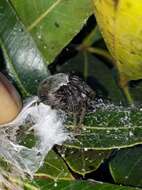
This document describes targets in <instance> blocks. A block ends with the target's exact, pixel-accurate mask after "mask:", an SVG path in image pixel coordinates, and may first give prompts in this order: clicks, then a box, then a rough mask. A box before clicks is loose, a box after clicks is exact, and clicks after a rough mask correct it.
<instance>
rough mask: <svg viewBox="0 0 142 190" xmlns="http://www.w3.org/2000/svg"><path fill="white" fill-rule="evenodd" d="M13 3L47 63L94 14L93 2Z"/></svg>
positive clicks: (49, 0) (50, 0) (13, 0)
mask: <svg viewBox="0 0 142 190" xmlns="http://www.w3.org/2000/svg"><path fill="white" fill-rule="evenodd" d="M11 3H12V5H13V7H14V8H15V9H16V11H17V14H18V15H19V17H20V18H21V20H22V22H23V23H24V25H25V26H26V28H27V30H28V31H29V32H30V33H31V34H32V36H33V38H34V39H35V41H36V44H37V45H38V48H39V49H40V51H41V52H42V54H43V55H44V57H45V58H46V61H47V62H48V63H51V62H52V61H53V60H54V59H55V56H57V55H58V54H59V53H60V51H61V50H62V49H63V48H64V47H65V46H66V45H67V44H68V43H69V42H70V41H71V40H72V38H73V37H74V36H75V35H76V34H77V33H78V32H79V31H80V29H81V28H82V27H83V25H84V24H85V23H86V20H87V18H88V17H89V16H90V15H91V14H92V8H91V1H90V0H88V1H86V0H79V1H77V0H38V1H35V0H30V1H29V0H21V1H19V0H11Z"/></svg>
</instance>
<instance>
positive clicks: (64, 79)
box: [38, 73, 95, 125]
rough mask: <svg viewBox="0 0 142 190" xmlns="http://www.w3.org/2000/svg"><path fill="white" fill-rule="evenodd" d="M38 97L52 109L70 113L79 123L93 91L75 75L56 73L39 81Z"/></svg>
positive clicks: (76, 123) (93, 95)
mask: <svg viewBox="0 0 142 190" xmlns="http://www.w3.org/2000/svg"><path fill="white" fill-rule="evenodd" d="M38 97H39V99H40V100H41V101H42V102H43V103H44V104H47V105H50V106H51V107H52V108H53V109H57V110H62V111H64V112H65V113H66V114H67V115H69V116H70V115H72V116H73V119H74V124H75V125H81V124H82V122H83V120H84V116H85V113H86V112H87V110H88V109H89V107H90V105H91V101H92V100H93V99H94V97H95V92H94V90H92V89H91V88H90V87H89V86H88V85H87V83H86V82H85V81H83V80H82V79H81V78H80V77H78V76H77V75H74V74H67V73H58V74H55V75H51V76H49V77H48V78H46V79H45V80H43V81H42V82H41V84H40V85H39V89H38Z"/></svg>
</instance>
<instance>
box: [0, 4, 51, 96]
mask: <svg viewBox="0 0 142 190" xmlns="http://www.w3.org/2000/svg"><path fill="white" fill-rule="evenodd" d="M0 26H1V27H0V45H1V47H2V50H3V52H4V56H5V59H6V64H7V65H6V66H7V69H8V71H9V74H10V75H11V76H12V78H13V79H14V80H15V81H16V82H17V84H18V86H19V87H20V89H21V91H22V93H23V94H24V95H29V94H33V93H36V89H37V86H38V83H39V81H41V80H42V79H43V78H45V77H46V76H47V75H48V72H47V68H46V66H45V62H44V60H43V58H42V56H41V55H40V52H39V51H38V49H37V47H36V45H35V43H34V41H33V39H32V37H31V36H30V34H29V33H27V32H26V29H25V27H24V26H23V24H22V23H21V21H20V20H19V17H18V16H17V15H16V12H15V10H14V9H13V7H12V6H11V5H10V3H9V1H6V0H1V1H0Z"/></svg>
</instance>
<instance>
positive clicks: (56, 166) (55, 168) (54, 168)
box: [35, 150, 73, 180]
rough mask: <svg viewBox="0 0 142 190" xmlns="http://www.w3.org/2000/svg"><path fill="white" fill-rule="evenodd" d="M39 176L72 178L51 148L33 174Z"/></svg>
mask: <svg viewBox="0 0 142 190" xmlns="http://www.w3.org/2000/svg"><path fill="white" fill-rule="evenodd" d="M35 176H36V177H40V178H42V177H43V178H52V179H54V180H61V179H63V180H73V176H72V175H71V173H70V171H69V170H68V168H67V166H66V164H65V162H64V161H63V159H62V158H61V157H60V156H59V155H58V154H56V153H55V152H54V151H53V150H52V151H50V152H49V153H48V155H47V156H46V158H45V160H44V164H43V166H42V167H41V168H40V169H39V170H38V171H37V173H36V174H35Z"/></svg>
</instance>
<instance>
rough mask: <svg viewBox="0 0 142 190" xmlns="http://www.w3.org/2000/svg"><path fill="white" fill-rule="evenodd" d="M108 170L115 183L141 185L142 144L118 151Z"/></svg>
mask: <svg viewBox="0 0 142 190" xmlns="http://www.w3.org/2000/svg"><path fill="white" fill-rule="evenodd" d="M110 171H111V174H112V176H113V179H114V180H115V182H116V183H119V184H120V183H121V184H123V185H130V186H136V187H142V146H140V147H134V148H129V149H123V150H120V151H118V152H117V154H116V155H115V156H114V157H113V159H112V160H111V162H110Z"/></svg>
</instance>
